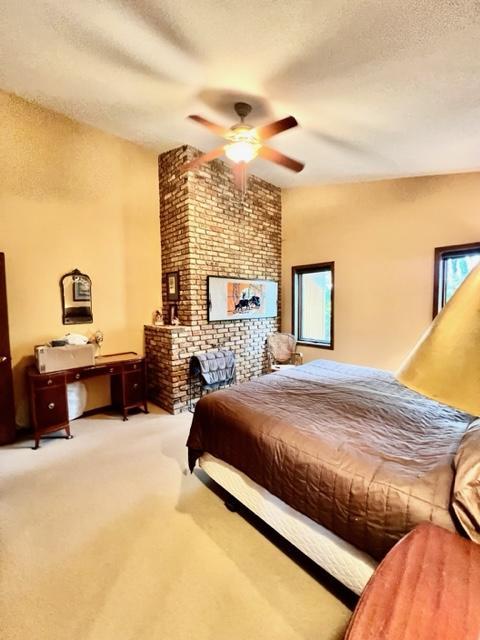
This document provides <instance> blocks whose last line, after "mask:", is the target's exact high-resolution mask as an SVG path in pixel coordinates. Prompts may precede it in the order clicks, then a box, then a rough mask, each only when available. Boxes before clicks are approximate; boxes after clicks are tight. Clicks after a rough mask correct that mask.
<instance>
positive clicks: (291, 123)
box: [256, 116, 298, 140]
mask: <svg viewBox="0 0 480 640" xmlns="http://www.w3.org/2000/svg"><path fill="white" fill-rule="evenodd" d="M297 125H298V122H297V121H296V120H295V118H294V117H293V116H288V117H287V118H283V119H282V120H277V121H276V122H271V123H270V124H266V125H264V126H263V127H258V128H257V130H256V131H257V136H258V137H259V138H260V140H268V139H269V138H271V137H272V136H276V135H277V133H281V132H282V131H287V129H292V128H293V127H296V126H297Z"/></svg>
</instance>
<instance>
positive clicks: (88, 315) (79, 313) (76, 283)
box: [60, 269, 93, 324]
mask: <svg viewBox="0 0 480 640" xmlns="http://www.w3.org/2000/svg"><path fill="white" fill-rule="evenodd" d="M60 290H61V294H62V317H63V324H88V323H91V322H93V313H92V281H91V280H90V278H89V277H88V276H87V274H86V273H82V272H81V271H79V270H78V269H74V270H73V271H70V272H69V273H66V274H65V275H64V276H62V278H61V279H60Z"/></svg>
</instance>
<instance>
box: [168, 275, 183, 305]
mask: <svg viewBox="0 0 480 640" xmlns="http://www.w3.org/2000/svg"><path fill="white" fill-rule="evenodd" d="M167 300H168V302H178V301H179V300H180V273H179V272H178V271H171V272H170V273H167Z"/></svg>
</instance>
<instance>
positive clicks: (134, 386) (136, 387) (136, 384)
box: [133, 382, 138, 391]
mask: <svg viewBox="0 0 480 640" xmlns="http://www.w3.org/2000/svg"><path fill="white" fill-rule="evenodd" d="M133 388H134V390H135V391H136V390H137V389H138V382H135V384H134V385H133Z"/></svg>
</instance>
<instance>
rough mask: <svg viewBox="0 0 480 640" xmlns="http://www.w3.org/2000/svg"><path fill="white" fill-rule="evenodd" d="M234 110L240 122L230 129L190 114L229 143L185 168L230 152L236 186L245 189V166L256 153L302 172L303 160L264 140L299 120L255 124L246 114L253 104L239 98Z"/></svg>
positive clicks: (287, 118) (285, 119) (192, 161)
mask: <svg viewBox="0 0 480 640" xmlns="http://www.w3.org/2000/svg"><path fill="white" fill-rule="evenodd" d="M234 109H235V112H236V113H237V115H238V117H239V118H240V122H237V123H236V124H234V125H233V126H232V127H230V128H229V129H227V128H225V127H222V126H220V125H218V124H214V123H213V122H210V121H209V120H206V119H205V118H202V116H195V115H191V116H188V117H189V118H190V119H191V120H194V121H195V122H198V123H199V124H201V125H203V126H204V127H207V129H209V130H210V131H212V132H213V133H215V134H217V135H219V136H222V138H225V140H226V144H223V145H222V146H220V147H217V148H216V149H213V150H212V151H209V152H208V153H204V154H203V155H201V156H200V157H199V158H195V159H194V160H191V161H190V162H187V163H185V164H184V165H183V167H182V170H183V171H192V170H194V169H196V168H197V167H199V166H200V165H202V164H204V163H206V162H210V161H211V160H215V158H219V157H220V156H222V155H223V154H225V155H226V156H227V158H228V159H229V160H232V162H233V163H234V165H233V176H234V181H235V186H236V187H237V189H239V190H240V191H242V193H245V190H246V183H247V181H246V167H247V164H248V163H249V162H251V161H252V160H253V159H254V158H256V157H257V156H258V157H260V158H265V160H270V161H271V162H275V163H276V164H279V165H281V166H282V167H286V168H287V169H290V170H291V171H296V172H299V171H301V170H302V169H303V167H304V166H305V165H304V164H303V163H302V162H298V160H294V159H293V158H289V157H288V156H286V155H284V154H283V153H280V151H276V150H275V149H271V148H270V147H267V146H265V145H264V142H265V140H269V139H270V138H272V137H273V136H275V135H277V133H281V132H282V131H287V129H292V128H293V127H296V126H297V125H298V122H297V121H296V120H295V118H294V117H293V116H288V117H286V118H282V119H281V120H277V121H276V122H271V123H270V124H267V125H263V126H261V127H252V125H250V124H247V123H246V122H244V120H245V118H246V117H247V116H248V114H249V113H250V112H251V110H252V107H251V105H249V104H248V103H246V102H236V103H235V105H234Z"/></svg>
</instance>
